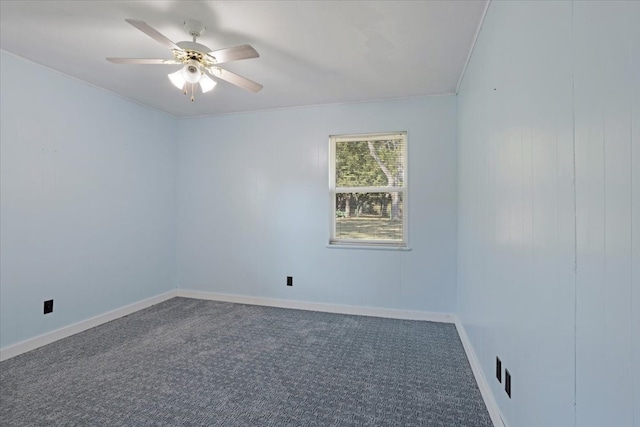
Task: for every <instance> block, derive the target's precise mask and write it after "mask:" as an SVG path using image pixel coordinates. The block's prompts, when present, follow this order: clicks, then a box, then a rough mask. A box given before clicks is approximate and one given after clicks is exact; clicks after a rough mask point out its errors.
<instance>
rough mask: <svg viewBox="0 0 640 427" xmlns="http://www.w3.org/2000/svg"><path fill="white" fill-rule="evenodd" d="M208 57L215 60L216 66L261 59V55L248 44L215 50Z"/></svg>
mask: <svg viewBox="0 0 640 427" xmlns="http://www.w3.org/2000/svg"><path fill="white" fill-rule="evenodd" d="M207 55H208V56H210V57H212V58H214V61H213V63H214V64H222V63H223V62H231V61H238V60H240V59H250V58H258V57H260V54H258V52H257V51H256V50H255V49H254V48H253V47H251V46H250V45H248V44H243V45H240V46H234V47H228V48H226V49H218V50H214V51H212V52H209V53H208V54H207Z"/></svg>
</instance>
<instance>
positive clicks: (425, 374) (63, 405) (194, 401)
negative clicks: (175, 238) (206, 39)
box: [0, 298, 491, 427]
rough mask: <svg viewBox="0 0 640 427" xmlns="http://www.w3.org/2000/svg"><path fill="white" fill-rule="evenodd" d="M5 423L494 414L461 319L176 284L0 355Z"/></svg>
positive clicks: (282, 421)
mask: <svg viewBox="0 0 640 427" xmlns="http://www.w3.org/2000/svg"><path fill="white" fill-rule="evenodd" d="M0 423H1V424H2V425H3V426H52V425H55V426H86V425H90V426H136V427H137V426H332V425H335V426H355V425H362V426H364V425H367V426H369V425H370V426H374V425H375V426H414V425H423V426H456V427H464V426H473V427H482V426H491V421H490V418H489V414H488V413H487V410H486V408H485V406H484V403H483V401H482V398H481V396H480V392H479V390H478V388H477V385H476V383H475V380H474V378H473V374H472V372H471V368H470V367H469V363H468V361H467V359H466V357H465V354H464V350H463V348H462V344H461V342H460V339H459V338H458V335H457V333H456V330H455V327H454V325H452V324H441V323H432V322H418V321H408V320H393V319H381V318H374V317H360V316H347V315H338V314H328V313H318V312H310V311H299V310H287V309H279V308H270V307H259V306H250V305H241V304H230V303H221V302H213V301H202V300H194V299H187V298H174V299H171V300H169V301H166V302H163V303H161V304H158V305H156V306H153V307H151V308H148V309H145V310H142V311H139V312H137V313H134V314H132V315H130V316H126V317H124V318H121V319H118V320H116V321H113V322H109V323H106V324H104V325H101V326H98V327H96V328H93V329H90V330H88V331H85V332H83V333H80V334H77V335H74V336H72V337H69V338H66V339H64V340H61V341H58V342H55V343H53V344H50V345H47V346H45V347H41V348H39V349H37V350H34V351H31V352H29V353H25V354H23V355H20V356H17V357H14V358H12V359H9V360H6V361H4V362H2V363H0Z"/></svg>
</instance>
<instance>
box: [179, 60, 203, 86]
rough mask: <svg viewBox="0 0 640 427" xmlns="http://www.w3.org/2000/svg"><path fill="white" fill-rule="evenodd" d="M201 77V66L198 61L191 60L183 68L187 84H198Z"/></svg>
mask: <svg viewBox="0 0 640 427" xmlns="http://www.w3.org/2000/svg"><path fill="white" fill-rule="evenodd" d="M201 76H202V71H201V70H200V64H199V63H198V61H196V60H193V59H191V60H189V62H187V63H186V64H185V66H184V67H182V77H184V79H185V80H186V81H187V83H191V84H196V83H198V82H199V81H200V77H201Z"/></svg>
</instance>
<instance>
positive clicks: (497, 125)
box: [458, 1, 640, 427]
mask: <svg viewBox="0 0 640 427" xmlns="http://www.w3.org/2000/svg"><path fill="white" fill-rule="evenodd" d="M638 22H640V3H634V2H624V3H623V2H605V3H599V2H575V3H572V2H497V1H495V2H492V3H491V5H490V7H489V10H488V13H487V16H486V20H485V23H484V25H483V28H482V31H481V33H480V37H479V39H478V43H477V45H476V48H475V51H474V53H473V57H472V60H471V62H470V64H469V67H468V70H467V73H466V75H465V78H464V81H463V85H462V88H461V91H460V94H459V103H458V109H459V173H460V175H459V210H458V213H459V224H458V226H459V229H458V242H459V244H458V313H459V316H460V318H461V321H462V323H463V325H464V328H465V330H466V332H467V334H468V335H469V337H470V340H471V342H472V345H473V347H474V350H475V352H476V354H477V356H478V358H479V360H480V363H481V365H482V368H483V371H484V373H485V376H486V378H487V379H488V382H489V384H490V387H491V389H492V392H493V394H494V396H495V397H496V400H497V402H498V405H499V407H500V410H501V412H502V414H503V416H504V419H505V421H506V423H507V425H509V426H523V427H526V426H571V425H578V426H605V425H607V426H634V425H638V423H639V422H640V417H639V416H638V411H639V408H638V405H639V404H638V400H639V396H640V394H639V388H638V387H640V377H639V374H638V369H639V363H638V362H639V361H638V356H639V350H640V343H639V341H638V340H639V337H640V321H639V314H638V313H639V312H640V304H639V297H638V295H639V294H640V289H639V287H640V285H639V280H638V277H640V265H639V262H638V257H639V252H638V248H640V244H639V239H638V237H639V236H638V235H639V233H635V230H637V229H638V225H639V217H640V205H639V203H640V201H639V197H640V195H639V193H640V191H639V190H638V189H639V188H640V181H639V178H638V176H639V175H640V174H638V173H636V171H638V170H640V157H639V156H640V155H639V153H640V147H639V144H638V138H639V137H638V134H639V132H638V131H637V130H638V129H639V127H640V120H638V117H639V116H638V110H639V109H640V97H639V92H638V88H639V87H640V81H639V80H638V76H640V66H639V65H640V64H639V60H640V55H638V52H639V50H638V49H639V46H640V42H639V41H640V33H639V32H638V28H639V26H638V25H637V23H638ZM574 85H575V89H574ZM574 123H575V124H574ZM574 165H575V166H574ZM574 179H575V185H574ZM496 356H500V357H501V359H502V361H503V366H504V367H506V368H507V369H509V371H510V372H511V374H512V376H513V378H512V381H513V384H512V389H513V390H512V394H513V397H512V399H508V398H507V396H506V394H505V393H504V390H503V386H502V385H501V384H499V383H498V381H497V380H496V378H495V357H496ZM574 405H575V407H574ZM634 417H635V418H634Z"/></svg>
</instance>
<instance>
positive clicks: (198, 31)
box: [107, 19, 262, 101]
mask: <svg viewBox="0 0 640 427" xmlns="http://www.w3.org/2000/svg"><path fill="white" fill-rule="evenodd" d="M125 21H127V22H128V23H129V24H131V25H133V26H134V27H136V28H137V29H139V30H140V31H142V32H143V33H145V34H146V35H148V36H149V37H151V38H152V39H154V40H155V41H157V42H158V43H160V44H162V45H163V46H165V47H167V48H168V49H169V50H171V53H173V59H151V58H107V61H109V62H113V63H114V64H146V65H182V68H180V69H179V70H178V71H176V72H174V73H171V74H169V75H168V77H169V79H170V80H171V83H173V84H174V85H175V86H176V87H177V88H178V89H180V90H182V91H183V93H184V94H185V95H186V94H187V93H189V92H191V101H193V100H194V99H195V97H194V92H195V87H196V85H198V84H199V86H200V89H201V90H202V93H207V92H209V91H210V90H212V89H213V88H214V87H215V85H216V81H215V79H221V80H224V81H226V82H229V83H231V84H233V85H236V86H238V87H241V88H243V89H246V90H248V91H249V92H259V91H260V90H261V89H262V85H261V84H259V83H256V82H254V81H252V80H249V79H247V78H246V77H242V76H239V75H238V74H235V73H232V72H231V71H228V70H225V69H224V68H222V67H220V64H223V63H226V62H231V61H238V60H241V59H249V58H258V57H259V56H260V55H259V54H258V52H256V50H255V49H254V48H253V47H251V46H250V45H248V44H243V45H240V46H234V47H229V48H225V49H219V50H211V49H209V48H208V47H207V46H204V45H202V44H200V43H197V42H196V38H198V37H200V36H201V35H202V34H203V33H204V30H205V29H206V28H205V26H204V25H203V24H202V23H201V22H199V21H196V20H191V19H190V20H186V21H185V22H184V28H185V30H187V32H188V33H189V34H190V35H191V36H192V38H193V41H182V42H177V43H174V42H172V41H171V40H169V39H168V38H166V37H165V36H164V35H162V34H161V33H160V32H158V31H157V30H156V29H154V28H152V27H151V26H149V25H148V24H147V23H146V22H143V21H138V20H135V19H125ZM211 77H213V79H212V78H211Z"/></svg>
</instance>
